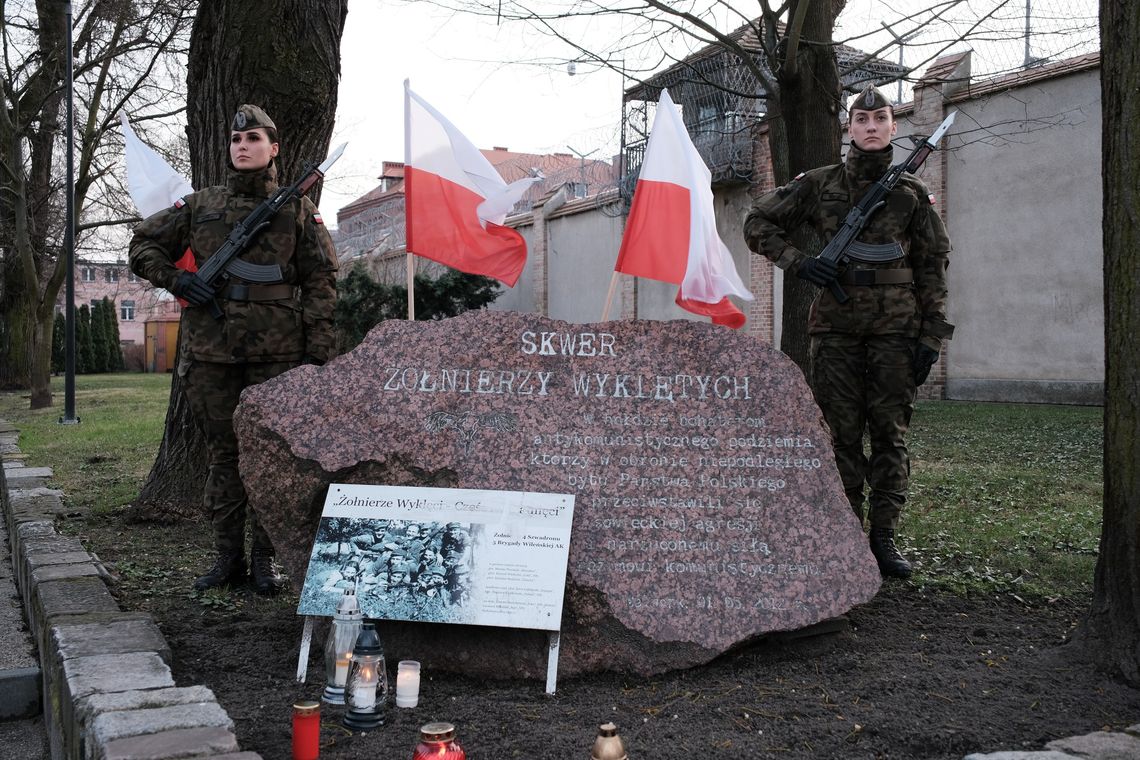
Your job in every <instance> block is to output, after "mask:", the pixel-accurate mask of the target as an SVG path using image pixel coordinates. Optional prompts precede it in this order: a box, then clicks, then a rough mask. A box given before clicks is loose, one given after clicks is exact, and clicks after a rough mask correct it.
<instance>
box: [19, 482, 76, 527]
mask: <svg viewBox="0 0 1140 760" xmlns="http://www.w3.org/2000/svg"><path fill="white" fill-rule="evenodd" d="M62 497H63V492H62V491H57V490H55V489H54V488H43V487H40V488H29V489H21V490H16V491H13V492H12V493H11V494H10V501H11V504H10V505H9V514H10V518H11V519H12V521H13V522H15V523H18V524H23V523H28V522H40V521H52V520H54V518H55V517H56V516H58V515H60V514H62V513H64V512H65V511H66V509H65V507H64V506H63V498H62Z"/></svg>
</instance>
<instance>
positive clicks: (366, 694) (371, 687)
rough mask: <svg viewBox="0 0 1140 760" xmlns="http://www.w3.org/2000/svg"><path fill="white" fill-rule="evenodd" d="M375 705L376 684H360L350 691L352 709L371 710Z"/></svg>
mask: <svg viewBox="0 0 1140 760" xmlns="http://www.w3.org/2000/svg"><path fill="white" fill-rule="evenodd" d="M375 705H376V684H374V683H361V684H357V685H356V686H354V687H353V689H352V707H354V708H355V709H357V710H371V709H372V708H373V707H375Z"/></svg>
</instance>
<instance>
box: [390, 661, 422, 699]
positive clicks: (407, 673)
mask: <svg viewBox="0 0 1140 760" xmlns="http://www.w3.org/2000/svg"><path fill="white" fill-rule="evenodd" d="M419 702H420V664H419V663H418V662H416V661H415V660H400V663H399V665H397V666H396V707H415V706H416V705H418V704H419Z"/></svg>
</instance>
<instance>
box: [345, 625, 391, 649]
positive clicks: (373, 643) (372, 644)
mask: <svg viewBox="0 0 1140 760" xmlns="http://www.w3.org/2000/svg"><path fill="white" fill-rule="evenodd" d="M352 653H353V654H354V655H356V654H384V647H383V646H382V645H381V644H380V634H378V633H377V632H376V626H374V625H373V624H372V623H365V624H364V625H363V626H362V627H361V629H360V635H359V636H357V637H356V646H354V647H353V648H352Z"/></svg>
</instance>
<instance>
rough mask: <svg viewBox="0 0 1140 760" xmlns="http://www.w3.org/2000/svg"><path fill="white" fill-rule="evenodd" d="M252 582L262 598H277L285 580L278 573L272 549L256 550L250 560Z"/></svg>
mask: <svg viewBox="0 0 1140 760" xmlns="http://www.w3.org/2000/svg"><path fill="white" fill-rule="evenodd" d="M249 570H250V582H251V583H252V584H253V590H254V591H256V592H257V593H259V594H261V595H262V596H276V595H277V594H279V593H280V592H281V588H282V586H284V584H285V580H284V579H283V578H282V577H281V575H280V574H279V573H278V572H277V563H276V562H274V561H273V550H272V549H254V550H253V552H252V553H251V555H250V558H249Z"/></svg>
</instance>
